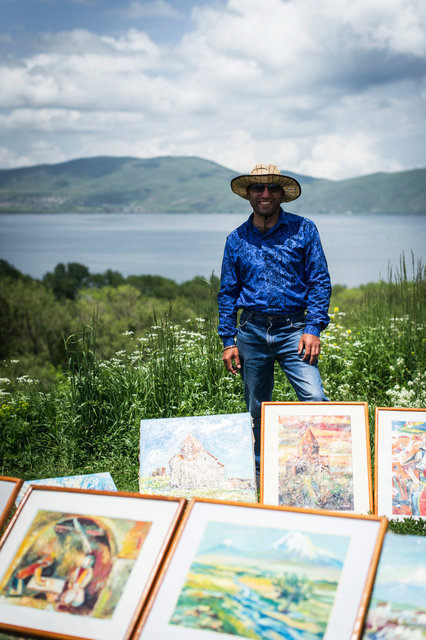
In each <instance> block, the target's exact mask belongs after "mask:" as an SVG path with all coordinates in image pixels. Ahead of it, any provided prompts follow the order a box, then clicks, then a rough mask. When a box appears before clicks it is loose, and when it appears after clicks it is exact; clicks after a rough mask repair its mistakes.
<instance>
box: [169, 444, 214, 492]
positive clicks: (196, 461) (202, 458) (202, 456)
mask: <svg viewBox="0 0 426 640" xmlns="http://www.w3.org/2000/svg"><path fill="white" fill-rule="evenodd" d="M169 469H170V484H171V485H172V486H174V487H177V488H179V489H183V490H191V489H207V488H213V489H214V488H219V487H223V486H224V484H225V465H224V464H223V463H222V462H220V460H218V459H217V458H216V457H215V456H214V455H213V454H212V453H210V452H209V451H207V450H206V449H205V448H204V447H203V445H202V444H201V442H200V441H199V440H197V438H196V437H195V436H194V435H193V434H192V433H189V434H188V435H187V437H186V438H185V440H184V441H183V442H182V444H181V447H180V450H179V452H178V453H175V455H173V456H172V457H171V458H170V460H169Z"/></svg>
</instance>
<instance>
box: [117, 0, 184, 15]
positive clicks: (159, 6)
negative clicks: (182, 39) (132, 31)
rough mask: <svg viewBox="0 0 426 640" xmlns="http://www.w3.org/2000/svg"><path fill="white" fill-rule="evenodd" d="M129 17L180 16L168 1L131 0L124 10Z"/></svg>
mask: <svg viewBox="0 0 426 640" xmlns="http://www.w3.org/2000/svg"><path fill="white" fill-rule="evenodd" d="M124 13H125V15H127V17H129V18H146V17H149V16H160V17H162V18H181V17H182V16H181V13H180V12H179V11H177V9H175V8H174V7H173V5H172V4H171V3H170V2H165V1H164V0H153V2H146V1H145V0H144V1H143V2H131V3H130V4H129V6H128V7H127V8H126V9H125V11H124Z"/></svg>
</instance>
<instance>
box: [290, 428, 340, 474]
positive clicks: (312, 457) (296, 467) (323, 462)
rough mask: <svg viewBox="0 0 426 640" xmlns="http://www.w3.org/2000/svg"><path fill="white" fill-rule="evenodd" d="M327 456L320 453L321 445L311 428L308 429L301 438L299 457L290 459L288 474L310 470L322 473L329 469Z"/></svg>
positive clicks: (298, 449)
mask: <svg viewBox="0 0 426 640" xmlns="http://www.w3.org/2000/svg"><path fill="white" fill-rule="evenodd" d="M329 469H330V466H329V461H328V458H327V456H321V455H320V446H319V444H318V440H317V439H316V438H315V436H314V434H313V433H312V430H311V429H309V428H308V429H306V431H305V433H304V434H303V436H302V437H301V438H300V440H299V444H298V448H297V457H295V458H292V459H290V460H288V462H287V465H286V475H292V476H295V475H299V474H305V473H309V472H311V473H312V472H314V473H315V472H316V473H322V472H324V471H327V472H328V471H329Z"/></svg>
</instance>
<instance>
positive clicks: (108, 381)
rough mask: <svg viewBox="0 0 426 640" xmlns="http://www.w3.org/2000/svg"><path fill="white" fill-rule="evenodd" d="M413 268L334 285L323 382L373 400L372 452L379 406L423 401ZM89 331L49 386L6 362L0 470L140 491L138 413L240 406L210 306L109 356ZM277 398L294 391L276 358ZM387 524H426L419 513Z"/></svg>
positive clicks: (417, 280)
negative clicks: (100, 477)
mask: <svg viewBox="0 0 426 640" xmlns="http://www.w3.org/2000/svg"><path fill="white" fill-rule="evenodd" d="M414 267H415V269H414V272H415V275H413V277H412V278H409V277H408V276H407V272H406V269H405V264H404V262H403V263H402V265H401V269H400V271H399V272H398V274H396V275H394V276H393V277H392V278H391V280H390V281H389V282H386V283H385V282H383V283H378V284H376V285H374V286H368V287H365V288H364V289H362V290H361V292H360V295H359V296H358V298H357V301H356V304H351V303H350V302H348V301H349V300H350V296H351V295H352V293H351V292H348V291H347V292H345V291H343V292H341V293H342V295H341V300H342V304H345V301H346V304H347V308H342V307H338V306H337V305H335V306H333V307H332V310H331V311H332V312H331V323H330V325H329V327H328V328H327V330H326V331H325V332H324V333H323V351H322V355H321V360H320V367H321V373H322V378H323V383H324V387H325V391H326V393H327V395H328V397H329V398H330V400H331V401H346V402H354V401H363V402H367V403H368V406H369V423H370V436H371V446H372V453H373V447H374V409H375V407H378V406H380V407H425V406H426V391H425V389H426V384H425V383H426V379H425V367H424V362H425V358H424V347H425V336H424V326H423V316H422V307H423V305H424V293H425V278H424V271H423V268H422V266H421V265H414ZM358 293H359V292H358ZM357 295H358V294H357ZM96 331H97V324H96V322H94V323H92V325H90V326H86V327H84V328H83V330H82V331H81V332H79V333H75V334H73V335H72V336H70V337H69V338H68V339H67V341H66V347H67V354H68V370H67V372H66V373H64V374H63V375H58V376H57V378H56V379H55V381H54V384H52V386H51V387H50V389H49V391H45V390H43V387H42V386H41V385H40V384H39V383H38V382H37V381H36V380H34V379H32V378H31V377H29V376H22V375H21V376H20V377H18V378H16V377H14V376H13V370H14V366H15V365H14V363H13V362H11V361H9V362H7V363H3V369H2V370H3V372H6V373H3V375H4V376H5V377H3V378H2V379H1V384H0V387H1V389H2V391H1V395H2V400H1V403H0V430H1V439H0V474H1V475H11V476H17V477H22V478H24V479H36V478H46V477H53V476H63V475H77V474H83V473H95V472H100V471H109V472H110V473H111V475H112V477H113V479H114V481H115V483H116V485H117V487H118V489H119V490H127V491H138V470H139V460H138V456H139V423H140V420H142V419H147V418H167V417H178V416H194V415H214V414H221V413H239V412H244V411H246V408H245V404H244V400H243V391H242V382H241V379H240V378H239V377H238V376H237V377H233V376H231V375H229V374H228V373H227V372H226V371H225V369H224V367H223V365H222V361H221V355H222V348H221V344H220V341H219V339H218V337H217V335H216V318H214V317H213V316H212V315H211V316H210V317H209V318H197V319H192V320H188V321H187V322H186V323H184V324H183V325H182V324H180V325H177V324H174V323H173V320H172V318H170V317H164V318H163V319H162V320H161V321H158V322H157V324H156V325H155V326H153V327H152V328H151V330H150V331H149V332H148V333H145V334H143V335H140V336H137V335H134V334H133V333H132V332H131V331H127V332H126V334H125V336H122V338H124V339H125V340H126V341H127V345H126V346H125V348H122V349H120V350H119V351H117V352H116V353H115V354H114V355H113V357H110V358H107V359H102V358H101V357H100V356H98V355H97V348H96ZM8 371H9V372H10V374H9V373H7V372H8ZM273 399H274V400H276V401H284V400H285V401H288V400H297V398H296V396H295V395H294V392H293V390H292V389H291V388H290V386H289V384H288V382H287V380H286V378H285V376H284V375H283V374H282V372H281V370H279V369H277V373H276V386H275V389H274V397H273ZM372 460H374V455H372ZM372 472H373V473H374V469H373V470H372ZM392 527H395V530H398V531H399V532H406V533H420V534H426V530H425V525H424V523H423V522H414V521H412V520H410V521H408V522H405V521H403V522H402V523H401V522H398V523H395V524H393V523H392V524H391V528H392Z"/></svg>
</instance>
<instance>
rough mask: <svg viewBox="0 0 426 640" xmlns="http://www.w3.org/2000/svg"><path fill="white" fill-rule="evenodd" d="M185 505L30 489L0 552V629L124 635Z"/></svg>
mask: <svg viewBox="0 0 426 640" xmlns="http://www.w3.org/2000/svg"><path fill="white" fill-rule="evenodd" d="M183 503H184V501H178V500H172V499H170V500H166V499H162V500H161V499H160V498H158V499H152V498H151V497H148V498H146V497H145V498H143V497H142V496H138V495H134V494H133V495H132V494H123V493H118V492H117V494H116V495H114V494H106V493H104V494H99V493H94V492H90V491H75V490H74V491H72V490H67V489H52V488H50V487H49V488H41V487H31V488H30V490H29V492H28V496H27V499H26V500H25V501H24V502H23V503H22V506H21V508H20V509H19V510H18V512H17V514H16V518H15V520H14V521H12V523H11V525H13V526H12V527H11V528H10V530H9V529H8V530H7V532H6V536H7V537H6V540H5V542H4V544H3V545H2V547H1V549H0V621H1V622H0V629H1V628H6V629H16V628H18V630H22V629H23V628H24V629H28V630H29V631H30V630H34V629H37V630H43V631H50V632H52V633H54V634H55V633H60V632H63V631H64V629H67V633H70V635H71V637H84V638H90V639H92V638H93V639H96V640H101V639H102V640H103V639H104V638H105V637H114V638H127V637H129V634H130V632H131V627H132V625H133V624H134V622H135V621H136V615H137V612H138V608H140V606H141V605H142V602H143V598H144V597H145V596H146V595H147V592H148V587H149V586H150V582H151V581H152V580H153V578H154V575H153V571H154V568H155V567H156V566H157V563H158V560H159V556H160V555H161V554H162V553H164V552H165V551H166V549H167V545H168V540H169V538H170V536H171V535H172V533H173V532H174V528H175V526H176V524H177V520H178V516H179V515H180V512H181V510H182V508H183ZM108 634H111V635H108Z"/></svg>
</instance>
